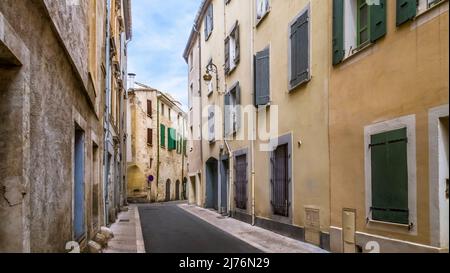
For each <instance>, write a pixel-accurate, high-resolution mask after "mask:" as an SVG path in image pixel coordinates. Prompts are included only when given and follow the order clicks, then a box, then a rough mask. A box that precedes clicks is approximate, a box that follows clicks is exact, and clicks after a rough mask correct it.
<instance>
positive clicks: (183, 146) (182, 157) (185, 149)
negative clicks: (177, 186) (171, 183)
mask: <svg viewBox="0 0 450 273" xmlns="http://www.w3.org/2000/svg"><path fill="white" fill-rule="evenodd" d="M184 120H185V119H184V117H183V118H182V122H183V126H181V127H182V128H183V132H182V134H181V143H180V149H181V186H182V187H183V183H184V155H185V153H184V151H187V147H185V146H186V145H185V143H186V144H187V142H185V141H184V138H185V135H184V130H185V127H184V125H185V124H184ZM178 197H179V196H178Z"/></svg>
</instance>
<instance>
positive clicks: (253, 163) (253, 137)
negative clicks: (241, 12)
mask: <svg viewBox="0 0 450 273" xmlns="http://www.w3.org/2000/svg"><path fill="white" fill-rule="evenodd" d="M250 18H251V20H252V28H251V34H250V37H251V39H250V43H251V46H250V49H251V54H250V71H251V74H250V75H253V74H254V69H255V68H254V66H253V58H254V57H253V56H254V55H255V26H254V24H253V20H254V18H255V14H254V10H253V7H252V8H250ZM252 82H253V83H252V85H253V88H252V90H253V92H255V91H254V90H255V86H254V85H255V82H254V81H252ZM254 111H255V112H254V114H253V117H254V118H253V121H252V134H253V135H252V139H251V145H250V146H251V147H250V149H251V155H252V159H251V160H252V167H251V168H252V169H251V181H252V226H254V225H255V219H256V215H255V138H256V119H257V118H256V115H257V113H258V111H256V109H254Z"/></svg>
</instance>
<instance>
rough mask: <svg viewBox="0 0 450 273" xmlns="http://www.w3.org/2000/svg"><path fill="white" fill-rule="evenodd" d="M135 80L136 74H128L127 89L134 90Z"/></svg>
mask: <svg viewBox="0 0 450 273" xmlns="http://www.w3.org/2000/svg"><path fill="white" fill-rule="evenodd" d="M135 80H136V74H134V73H128V89H134V83H135Z"/></svg>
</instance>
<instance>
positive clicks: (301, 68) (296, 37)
mask: <svg viewBox="0 0 450 273" xmlns="http://www.w3.org/2000/svg"><path fill="white" fill-rule="evenodd" d="M307 80H309V11H308V10H306V11H305V12H304V13H303V14H302V15H300V17H299V18H298V19H297V21H296V22H295V23H294V24H293V25H292V27H291V81H290V84H291V87H294V86H296V85H298V84H300V83H302V82H305V81H307Z"/></svg>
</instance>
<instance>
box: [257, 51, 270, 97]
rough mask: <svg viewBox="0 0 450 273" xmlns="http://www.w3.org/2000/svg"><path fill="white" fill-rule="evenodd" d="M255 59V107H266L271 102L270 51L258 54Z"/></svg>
mask: <svg viewBox="0 0 450 273" xmlns="http://www.w3.org/2000/svg"><path fill="white" fill-rule="evenodd" d="M255 58H256V60H255V105H256V106H258V105H266V104H267V103H269V101H270V49H269V48H267V49H265V50H263V51H260V52H258V53H256V57H255Z"/></svg>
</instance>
